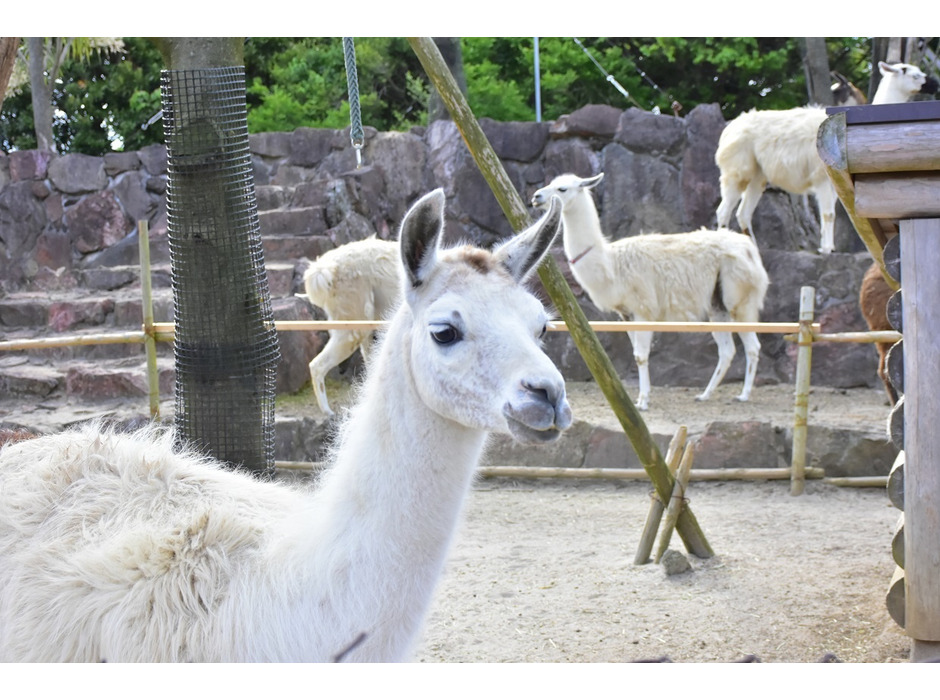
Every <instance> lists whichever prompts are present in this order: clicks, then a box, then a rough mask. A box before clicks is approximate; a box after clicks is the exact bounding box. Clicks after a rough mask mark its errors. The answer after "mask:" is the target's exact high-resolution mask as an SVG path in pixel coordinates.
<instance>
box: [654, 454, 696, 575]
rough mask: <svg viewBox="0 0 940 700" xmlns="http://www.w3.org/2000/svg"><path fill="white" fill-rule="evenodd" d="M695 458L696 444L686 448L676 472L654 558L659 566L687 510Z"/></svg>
mask: <svg viewBox="0 0 940 700" xmlns="http://www.w3.org/2000/svg"><path fill="white" fill-rule="evenodd" d="M694 458H695V443H689V444H687V445H686V446H685V451H684V452H683V453H682V461H681V462H680V463H679V469H678V471H677V472H676V483H675V485H674V486H673V488H672V498H670V499H669V505H667V506H666V517H665V519H664V520H663V529H662V532H660V533H659V544H658V545H657V547H656V554H655V555H654V556H653V563H655V564H658V563H659V562H660V561H661V560H662V558H663V554H665V552H666V549H667V548H668V547H669V540H671V539H672V531H673V530H675V528H676V522H677V521H678V520H679V514H680V513H681V512H682V511H683V509H684V508H685V505H686V503H685V491H686V488H687V487H688V485H689V472H690V471H691V470H692V460H693V459H694Z"/></svg>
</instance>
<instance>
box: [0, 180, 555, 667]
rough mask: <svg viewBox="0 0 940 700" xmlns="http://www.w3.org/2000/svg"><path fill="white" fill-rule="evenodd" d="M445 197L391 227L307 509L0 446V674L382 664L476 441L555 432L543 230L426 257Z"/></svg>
mask: <svg viewBox="0 0 940 700" xmlns="http://www.w3.org/2000/svg"><path fill="white" fill-rule="evenodd" d="M443 208H444V195H443V192H442V191H441V190H435V191H434V192H432V193H430V194H429V195H426V196H425V197H423V198H422V199H421V200H419V201H418V202H417V203H416V204H415V205H414V206H413V207H412V208H411V209H410V210H409V212H408V214H407V215H406V217H405V220H404V222H403V224H402V230H401V236H400V240H401V253H402V260H403V262H404V268H405V270H406V272H407V281H406V283H405V286H406V290H405V294H404V298H405V303H403V304H402V305H401V307H400V308H399V309H398V311H397V312H396V314H395V315H394V317H393V319H392V321H391V324H390V327H389V329H388V331H387V333H386V334H385V336H384V339H383V341H382V345H381V349H380V350H379V351H378V353H377V356H376V357H375V358H374V359H373V361H372V362H370V364H369V367H368V371H367V376H366V379H365V382H364V385H363V388H362V394H361V397H360V400H359V402H358V403H357V405H356V406H355V407H354V408H353V409H352V411H351V412H350V415H349V416H348V418H347V420H346V422H345V423H344V424H343V426H342V428H341V431H340V435H339V437H338V443H337V444H338V446H337V448H336V454H335V458H334V462H333V464H332V467H331V468H330V469H329V470H328V471H327V472H326V473H325V474H324V475H323V476H322V479H321V482H320V485H319V486H318V487H317V489H316V491H315V492H313V493H312V494H308V493H306V492H303V491H300V490H296V489H293V488H289V487H287V486H285V485H284V484H279V483H261V482H258V481H255V480H253V479H252V478H251V477H250V476H248V475H245V474H242V473H235V472H231V471H226V470H225V469H223V468H221V466H220V465H219V464H218V463H216V462H214V461H213V460H210V459H208V458H205V457H200V456H198V455H196V454H194V453H192V452H188V451H185V450H182V451H179V450H177V449H174V446H173V435H172V433H170V432H165V433H162V432H160V431H159V430H158V429H157V428H150V429H146V430H144V431H143V432H140V433H137V434H117V433H113V432H108V431H106V430H102V429H101V428H100V427H98V426H89V427H84V428H80V429H76V430H73V431H69V432H66V433H63V434H58V435H52V436H48V437H42V438H37V439H34V440H26V441H23V442H18V443H16V444H10V445H6V446H5V447H3V448H2V450H0V660H2V661H102V660H104V661H109V662H131V661H137V662H149V661H193V662H205V661H221V662H237V661H331V660H336V659H338V658H341V659H342V660H346V661H394V660H401V659H404V658H406V657H407V655H408V654H409V651H410V649H411V647H412V644H413V641H414V640H415V638H416V635H417V634H418V633H419V631H420V628H421V624H422V621H423V619H424V616H425V613H426V610H427V607H428V605H429V602H430V600H431V596H432V593H433V590H434V587H435V583H436V581H437V579H438V578H439V575H440V571H441V568H442V565H443V562H444V559H445V555H446V553H447V549H448V544H449V542H450V540H451V537H452V535H453V532H454V530H455V527H456V524H457V522H458V518H459V513H460V510H461V507H462V503H463V501H464V499H465V497H466V494H467V492H468V489H469V486H470V483H471V479H472V475H473V473H474V470H475V468H476V466H477V464H478V460H479V457H480V453H481V451H482V449H483V446H484V440H485V436H486V434H487V431H500V432H508V433H511V434H512V435H514V436H515V437H516V438H517V439H519V440H522V441H526V442H550V441H552V440H554V439H556V438H557V437H558V435H559V434H560V432H561V431H562V430H564V429H565V428H567V427H568V426H569V425H570V424H571V411H570V408H569V406H568V403H567V400H566V398H565V387H564V382H563V380H562V377H561V375H560V374H559V373H558V370H557V369H556V368H555V366H554V365H553V364H552V362H551V361H550V360H549V359H548V357H547V356H546V355H545V354H544V352H543V351H542V349H541V346H540V336H541V334H542V332H543V330H544V328H545V323H546V315H545V311H544V309H543V307H542V305H541V304H540V303H539V301H538V300H537V299H536V298H535V297H534V296H533V295H532V294H530V293H529V292H528V291H526V290H525V289H524V288H523V287H522V286H521V284H520V282H522V281H523V280H524V279H525V278H526V277H527V276H528V275H529V274H530V272H531V271H532V270H533V269H534V268H535V266H536V265H537V264H538V263H539V261H540V259H541V257H542V256H543V255H544V253H545V252H546V251H547V250H548V248H549V246H550V245H551V242H552V240H553V238H554V236H555V233H556V232H557V230H558V227H559V221H560V217H559V214H560V205H559V204H558V203H556V204H555V205H554V206H553V207H552V209H551V210H550V211H549V213H548V214H546V215H545V216H544V217H543V218H542V219H541V220H540V222H538V223H537V224H536V225H534V226H533V227H531V228H530V229H528V230H527V231H525V232H523V233H522V234H520V235H519V236H516V237H514V238H512V239H511V240H510V241H509V242H508V243H506V244H505V245H503V246H501V247H500V248H498V249H497V250H496V251H495V252H493V253H489V252H486V251H481V250H476V249H469V248H467V249H451V250H446V251H445V250H439V249H438V242H439V240H440V236H441V231H442V227H443Z"/></svg>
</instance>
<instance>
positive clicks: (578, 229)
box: [562, 192, 607, 265]
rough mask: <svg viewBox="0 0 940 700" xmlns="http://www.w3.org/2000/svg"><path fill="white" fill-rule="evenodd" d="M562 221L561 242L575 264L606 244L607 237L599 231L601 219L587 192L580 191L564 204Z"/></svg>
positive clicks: (601, 249)
mask: <svg viewBox="0 0 940 700" xmlns="http://www.w3.org/2000/svg"><path fill="white" fill-rule="evenodd" d="M562 220H563V222H564V237H563V243H564V248H565V255H566V256H567V257H568V261H569V262H571V261H575V263H574V264H575V265H577V264H580V263H581V261H582V260H585V259H587V258H588V257H589V256H590V257H596V258H599V257H600V256H592V255H591V253H593V252H594V251H597V252H598V253H600V252H601V251H603V250H604V248H605V247H606V246H607V239H606V238H605V237H604V234H603V232H602V231H601V220H600V217H599V216H598V215H597V208H596V207H595V206H594V202H593V201H592V200H591V195H590V194H589V193H588V192H582V193H581V194H580V195H578V196H577V197H575V198H574V199H572V200H571V201H570V202H568V203H567V204H566V205H565V209H564V212H563V213H562Z"/></svg>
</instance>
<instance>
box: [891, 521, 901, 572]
mask: <svg viewBox="0 0 940 700" xmlns="http://www.w3.org/2000/svg"><path fill="white" fill-rule="evenodd" d="M891 557H892V558H893V559H894V563H895V564H897V565H898V566H900V567H901V568H902V569H903V568H904V513H901V514H900V515H899V516H898V522H897V525H895V527H894V537H892V538H891Z"/></svg>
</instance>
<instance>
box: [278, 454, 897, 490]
mask: <svg viewBox="0 0 940 700" xmlns="http://www.w3.org/2000/svg"><path fill="white" fill-rule="evenodd" d="M274 466H275V467H277V468H278V469H289V470H294V471H309V472H319V471H321V470H323V469H324V468H325V467H326V462H300V461H291V460H285V461H277V462H275V463H274ZM477 474H478V475H479V476H480V477H481V478H484V479H501V478H505V479H589V480H596V481H605V480H606V481H646V480H648V479H649V474H647V473H646V471H645V470H644V469H618V468H615V467H600V468H585V467H524V466H519V467H515V466H497V465H494V466H487V467H480V468H479V469H478V470H477ZM825 474H826V472H825V470H824V469H819V468H817V467H811V468H807V470H806V478H807V479H820V480H822V481H824V482H826V483H829V482H830V481H832V483H833V484H834V485H836V486H878V485H884V483H885V482H884V478H885V477H833V478H832V479H829V478H827V477H826V475H825ZM789 478H790V470H789V469H788V468H786V467H782V468H777V467H767V468H749V467H741V468H734V469H693V470H692V471H691V472H690V473H689V481H690V482H692V481H782V480H784V479H789ZM879 479H880V480H881V481H880V482H879V481H878V480H879ZM869 480H870V482H869Z"/></svg>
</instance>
